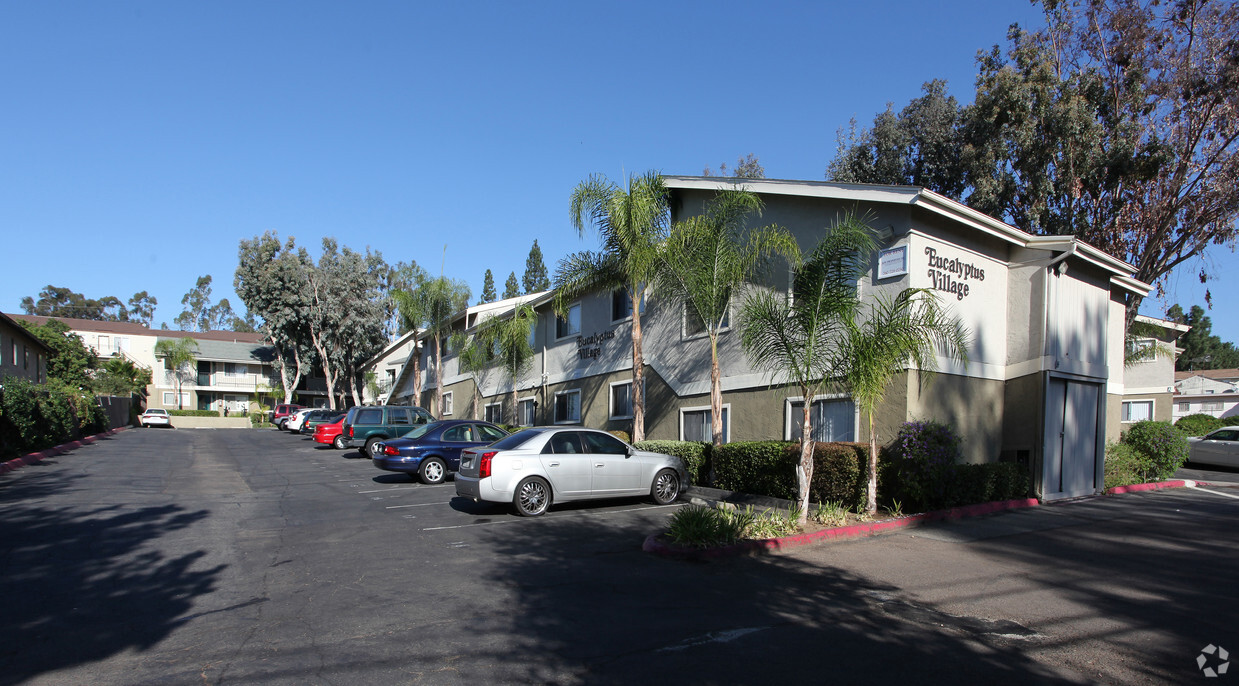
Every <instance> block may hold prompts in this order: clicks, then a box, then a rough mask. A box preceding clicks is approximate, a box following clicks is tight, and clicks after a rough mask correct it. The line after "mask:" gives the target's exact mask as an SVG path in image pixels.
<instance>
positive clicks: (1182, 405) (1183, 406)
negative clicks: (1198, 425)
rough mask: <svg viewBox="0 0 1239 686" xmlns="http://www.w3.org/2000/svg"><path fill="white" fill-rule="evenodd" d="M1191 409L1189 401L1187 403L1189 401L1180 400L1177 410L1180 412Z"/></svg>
mask: <svg viewBox="0 0 1239 686" xmlns="http://www.w3.org/2000/svg"><path fill="white" fill-rule="evenodd" d="M1191 409H1192V404H1191V403H1189V402H1182V403H1179V411H1180V412H1189V411H1191Z"/></svg>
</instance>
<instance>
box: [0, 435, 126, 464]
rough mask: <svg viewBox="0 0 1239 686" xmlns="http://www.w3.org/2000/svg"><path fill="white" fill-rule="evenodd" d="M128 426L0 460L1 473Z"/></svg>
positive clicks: (59, 453)
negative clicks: (4, 460) (3, 460)
mask: <svg viewBox="0 0 1239 686" xmlns="http://www.w3.org/2000/svg"><path fill="white" fill-rule="evenodd" d="M128 428H129V427H128V426H121V427H117V428H115V429H108V430H107V431H104V432H103V433H101V434H95V435H93V436H83V437H81V438H79V439H77V440H76V441H69V442H68V443H61V444H60V445H58V446H55V447H52V448H45V449H43V450H40V451H39V452H37V453H30V454H29V455H23V456H21V457H16V458H13V459H12V460H9V461H8V462H0V474H8V473H9V472H11V471H13V470H15V469H21V468H22V467H25V466H28V465H32V464H36V463H38V462H42V461H43V460H44V459H46V458H49V457H55V456H56V455H62V454H64V453H67V452H69V451H70V450H74V449H76V448H80V447H82V446H84V445H90V444H91V443H94V442H95V441H97V440H99V439H100V438H104V437H106V436H111V435H112V434H115V433H119V432H121V431H124V430H125V429H128Z"/></svg>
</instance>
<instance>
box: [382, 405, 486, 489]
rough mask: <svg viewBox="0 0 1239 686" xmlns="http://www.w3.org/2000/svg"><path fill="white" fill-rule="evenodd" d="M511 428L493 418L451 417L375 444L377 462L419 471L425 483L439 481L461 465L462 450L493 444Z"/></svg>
mask: <svg viewBox="0 0 1239 686" xmlns="http://www.w3.org/2000/svg"><path fill="white" fill-rule="evenodd" d="M507 435H508V432H506V431H504V430H503V429H500V428H499V427H497V426H495V425H494V424H491V423H489V422H481V421H471V420H465V419H449V420H444V421H438V422H431V423H429V424H424V425H422V426H419V427H417V428H416V429H414V430H413V431H412V432H411V433H408V434H405V435H404V436H403V437H402V438H392V439H387V440H384V441H383V442H382V443H379V444H378V445H377V446H375V448H376V449H375V456H374V458H373V462H374V466H375V467H378V468H379V469H382V470H385V471H389V472H405V473H406V474H409V475H414V474H416V475H417V478H418V479H420V480H421V481H422V483H425V484H439V483H443V480H444V479H446V478H447V475H448V472H454V471H456V470H457V469H458V468H459V467H460V451H461V450H463V449H465V448H477V447H479V446H484V445H490V444H491V443H494V442H495V441H497V440H499V439H501V438H503V437H504V436H507Z"/></svg>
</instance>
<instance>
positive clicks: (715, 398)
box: [656, 189, 800, 445]
mask: <svg viewBox="0 0 1239 686" xmlns="http://www.w3.org/2000/svg"><path fill="white" fill-rule="evenodd" d="M761 209H762V202H761V199H760V198H759V197H758V196H757V195H756V194H754V193H751V192H749V191H747V190H738V189H737V190H725V191H720V192H719V193H718V195H717V196H716V197H715V198H714V200H713V201H712V202H711V203H710V205H709V207H708V208H707V211H706V213H705V214H703V215H698V216H695V217H690V218H688V219H686V220H684V221H681V222H676V223H675V224H674V225H673V226H672V227H671V233H670V235H669V236H668V238H667V242H666V244H665V246H664V248H663V251H662V268H661V269H660V271H659V273H658V278H657V281H656V283H657V285H658V290H659V292H660V293H664V294H666V295H669V296H672V297H674V298H677V299H681V300H683V301H684V308H685V317H686V318H689V319H691V320H692V321H691V323H693V324H694V325H700V326H701V327H702V329H703V330H704V331H705V334H706V336H707V337H708V338H709V340H710V433H711V436H712V437H713V440H714V445H722V444H723V390H722V382H721V378H722V371H721V369H720V365H719V357H718V344H719V334H720V332H721V331H722V330H723V329H724V328H726V327H727V326H728V325H729V323H730V311H731V305H732V301H733V299H734V297H735V295H736V294H737V293H739V292H740V289H741V288H742V287H743V285H744V284H745V282H746V281H748V280H750V279H752V278H753V277H755V276H757V275H758V273H759V272H760V271H761V269H762V267H763V266H764V265H765V263H766V262H767V261H768V260H769V259H770V258H772V257H774V256H776V255H780V256H783V257H786V258H787V259H789V260H794V259H795V258H796V257H797V256H799V254H800V250H799V248H797V246H796V239H795V238H793V237H792V236H791V234H789V233H787V232H786V231H784V230H783V229H780V228H779V227H777V226H765V227H761V228H755V229H746V227H745V222H746V219H747V218H748V217H749V216H750V215H752V214H754V213H760V212H761Z"/></svg>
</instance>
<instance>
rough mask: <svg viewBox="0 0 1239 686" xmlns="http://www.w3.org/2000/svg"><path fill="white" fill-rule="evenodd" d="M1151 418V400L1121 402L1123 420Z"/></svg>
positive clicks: (1133, 420)
mask: <svg viewBox="0 0 1239 686" xmlns="http://www.w3.org/2000/svg"><path fill="white" fill-rule="evenodd" d="M1152 418H1153V401H1152V400H1128V401H1126V402H1124V403H1123V421H1125V422H1142V421H1144V420H1146V419H1152Z"/></svg>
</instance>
